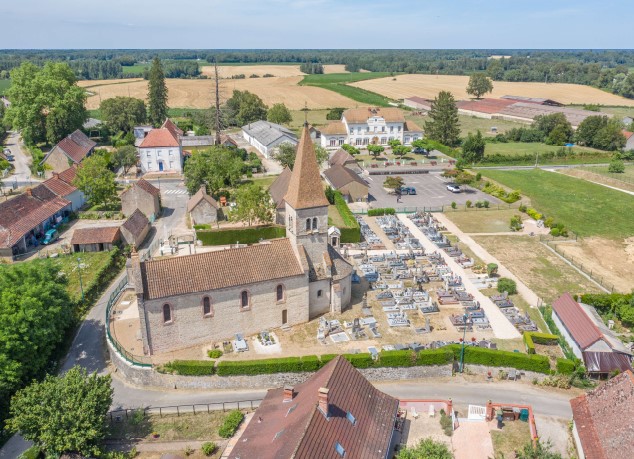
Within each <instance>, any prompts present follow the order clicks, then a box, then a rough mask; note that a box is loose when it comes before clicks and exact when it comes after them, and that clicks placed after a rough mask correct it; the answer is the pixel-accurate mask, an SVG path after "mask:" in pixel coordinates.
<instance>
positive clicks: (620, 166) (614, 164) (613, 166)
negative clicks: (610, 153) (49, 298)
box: [608, 159, 625, 174]
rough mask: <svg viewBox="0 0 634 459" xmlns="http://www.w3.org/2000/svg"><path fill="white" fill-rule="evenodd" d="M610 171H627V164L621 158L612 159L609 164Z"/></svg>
mask: <svg viewBox="0 0 634 459" xmlns="http://www.w3.org/2000/svg"><path fill="white" fill-rule="evenodd" d="M608 172H610V173H613V174H622V173H623V172H625V164H624V163H623V161H621V160H620V159H615V160H612V161H610V165H609V166H608Z"/></svg>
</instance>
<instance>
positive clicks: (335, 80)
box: [300, 72, 391, 107]
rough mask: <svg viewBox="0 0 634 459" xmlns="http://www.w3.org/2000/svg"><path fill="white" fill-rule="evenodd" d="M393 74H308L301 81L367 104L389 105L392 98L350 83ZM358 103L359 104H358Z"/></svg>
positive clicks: (302, 83)
mask: <svg viewBox="0 0 634 459" xmlns="http://www.w3.org/2000/svg"><path fill="white" fill-rule="evenodd" d="M388 75H391V73H389V72H360V73H334V74H329V75H306V76H305V77H304V79H303V80H302V81H301V83H300V84H301V85H304V86H317V87H319V88H324V89H328V90H330V91H334V92H336V93H338V94H341V95H342V96H345V97H349V98H350V99H354V100H356V101H357V102H361V103H362V104H366V105H376V106H380V107H387V106H388V105H389V102H390V100H389V99H388V98H386V97H383V96H382V95H381V94H378V93H377V92H372V90H369V91H368V90H367V89H363V88H358V87H355V86H351V85H349V83H353V82H359V81H364V80H371V79H374V78H382V77H386V76H388ZM357 105H358V104H357Z"/></svg>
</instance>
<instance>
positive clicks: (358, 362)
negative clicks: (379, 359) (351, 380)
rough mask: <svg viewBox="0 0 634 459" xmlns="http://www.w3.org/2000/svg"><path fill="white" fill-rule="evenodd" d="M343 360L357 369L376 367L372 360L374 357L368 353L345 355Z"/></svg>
mask: <svg viewBox="0 0 634 459" xmlns="http://www.w3.org/2000/svg"><path fill="white" fill-rule="evenodd" d="M343 358H344V359H346V360H347V361H348V362H350V363H351V364H352V366H353V367H355V368H369V367H371V366H373V365H374V360H372V356H370V354H368V353H363V354H343Z"/></svg>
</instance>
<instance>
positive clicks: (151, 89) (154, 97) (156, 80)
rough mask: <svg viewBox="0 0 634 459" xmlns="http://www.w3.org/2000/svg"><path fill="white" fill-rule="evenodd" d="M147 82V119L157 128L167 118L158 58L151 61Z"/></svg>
mask: <svg viewBox="0 0 634 459" xmlns="http://www.w3.org/2000/svg"><path fill="white" fill-rule="evenodd" d="M148 80H149V81H148V94H147V97H148V118H149V119H150V122H151V123H152V124H153V125H154V126H155V127H158V126H160V125H161V124H163V122H164V121H165V119H166V118H167V110H168V107H167V85H166V84H165V73H164V72H163V65H162V64H161V60H160V59H159V58H158V57H155V58H154V60H153V61H152V67H151V68H150V73H149V76H148Z"/></svg>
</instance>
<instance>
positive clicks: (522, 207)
mask: <svg viewBox="0 0 634 459" xmlns="http://www.w3.org/2000/svg"><path fill="white" fill-rule="evenodd" d="M518 210H519V211H520V212H522V213H524V214H525V213H526V204H520V206H519V207H518Z"/></svg>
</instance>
